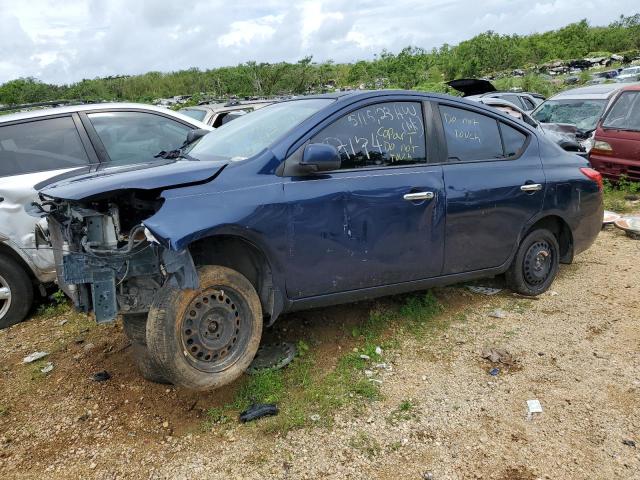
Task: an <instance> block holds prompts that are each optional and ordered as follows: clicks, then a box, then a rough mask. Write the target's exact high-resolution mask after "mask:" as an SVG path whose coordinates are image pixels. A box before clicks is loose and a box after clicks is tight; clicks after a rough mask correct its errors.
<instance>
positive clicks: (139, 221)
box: [40, 190, 198, 323]
mask: <svg viewBox="0 0 640 480" xmlns="http://www.w3.org/2000/svg"><path fill="white" fill-rule="evenodd" d="M161 205H162V200H161V199H159V198H158V197H157V196H156V195H155V192H153V191H140V190H129V191H125V192H120V193H118V194H117V195H115V196H112V197H109V198H104V199H99V200H83V201H76V200H73V201H72V200H61V199H45V201H43V202H42V204H41V205H40V206H41V208H42V210H43V211H44V212H45V213H46V215H47V219H48V223H49V230H50V237H51V244H52V247H53V251H54V257H55V261H56V269H57V271H58V283H59V285H60V288H61V289H62V290H64V291H65V293H66V294H67V295H69V296H70V297H71V299H72V300H73V302H74V304H75V305H76V307H77V308H78V309H80V310H82V311H90V310H93V311H94V312H95V316H96V321H97V322H98V323H103V322H109V321H113V320H115V319H116V317H117V315H118V313H145V312H148V311H149V308H150V306H151V302H152V301H153V298H154V296H155V294H156V292H157V291H158V290H159V289H160V288H161V287H162V285H163V284H164V283H165V282H167V281H170V282H175V283H176V286H178V287H180V288H196V287H197V284H198V280H197V274H196V270H195V266H194V264H193V260H192V258H191V255H190V254H189V252H188V251H187V250H183V251H178V252H176V251H173V250H170V249H168V248H165V247H163V246H162V245H161V244H160V243H159V242H158V240H156V239H155V237H154V236H153V234H152V233H151V232H150V231H149V230H148V229H147V228H146V227H145V226H144V223H143V221H144V219H146V218H149V217H150V216H152V215H153V214H154V213H155V212H157V211H158V210H159V208H160V206H161Z"/></svg>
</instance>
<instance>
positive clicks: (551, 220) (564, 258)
mask: <svg viewBox="0 0 640 480" xmlns="http://www.w3.org/2000/svg"><path fill="white" fill-rule="evenodd" d="M539 228H544V229H546V230H549V231H550V232H551V233H553V235H554V236H555V237H556V240H558V245H559V246H560V263H571V262H573V255H574V248H573V232H572V231H571V227H570V226H569V224H568V223H567V221H566V220H565V219H564V218H562V217H561V216H560V215H555V214H548V215H545V216H542V217H539V218H537V219H536V220H535V221H534V222H533V223H531V224H530V225H529V226H528V227H527V228H526V229H525V230H524V232H523V234H522V235H521V237H520V240H521V241H522V239H523V238H525V237H526V236H527V235H528V234H529V232H532V231H533V230H537V229H539Z"/></svg>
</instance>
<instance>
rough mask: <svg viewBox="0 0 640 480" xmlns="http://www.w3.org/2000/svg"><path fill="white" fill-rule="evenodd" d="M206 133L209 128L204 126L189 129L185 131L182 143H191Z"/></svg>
mask: <svg viewBox="0 0 640 480" xmlns="http://www.w3.org/2000/svg"><path fill="white" fill-rule="evenodd" d="M207 133H209V130H205V129H204V128H196V129H194V130H189V132H188V133H187V140H186V141H185V142H184V143H185V145H189V144H190V143H193V142H195V141H196V140H198V139H200V138H202V137H204V136H205V135H206V134H207Z"/></svg>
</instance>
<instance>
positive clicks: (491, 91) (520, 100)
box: [447, 78, 544, 112]
mask: <svg viewBox="0 0 640 480" xmlns="http://www.w3.org/2000/svg"><path fill="white" fill-rule="evenodd" d="M447 85H449V86H450V87H451V88H453V89H454V90H457V91H459V92H462V94H463V97H464V98H466V99H467V100H476V101H477V100H480V99H481V98H501V99H503V100H507V101H508V102H511V103H513V104H514V105H515V106H516V107H518V108H520V109H521V110H523V111H525V112H531V111H532V110H533V109H534V108H536V107H537V106H538V105H540V104H541V103H542V102H543V101H544V96H542V95H540V94H539V93H529V92H500V91H498V90H496V87H494V86H493V84H492V83H491V82H490V81H489V80H484V79H478V78H460V79H458V80H451V81H450V82H447Z"/></svg>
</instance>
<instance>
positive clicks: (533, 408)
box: [527, 399, 542, 420]
mask: <svg viewBox="0 0 640 480" xmlns="http://www.w3.org/2000/svg"><path fill="white" fill-rule="evenodd" d="M527 410H528V412H527V420H531V418H532V416H533V414H534V413H542V404H541V403H540V400H535V399H534V400H527Z"/></svg>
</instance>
